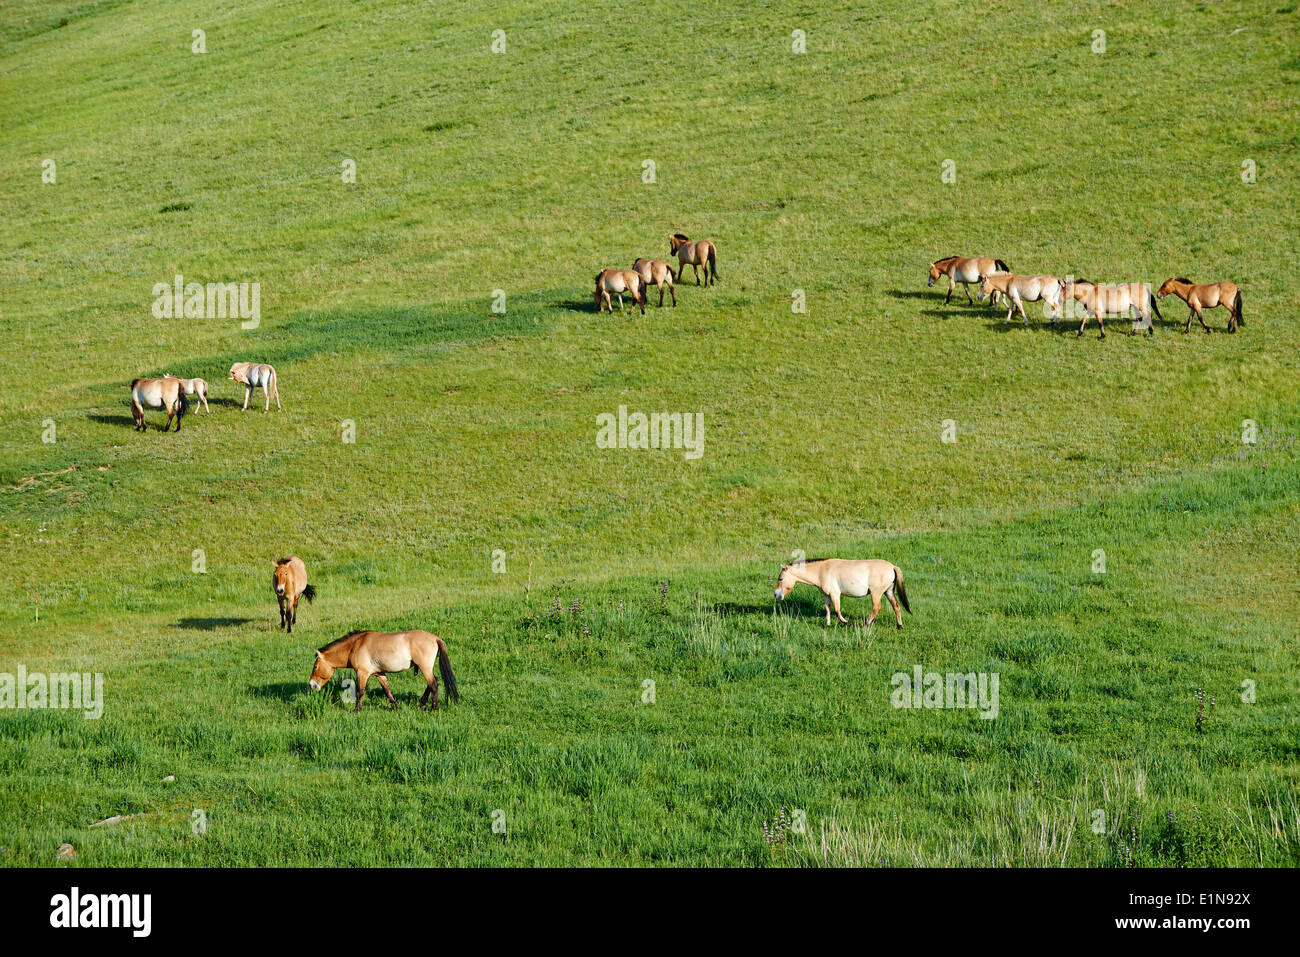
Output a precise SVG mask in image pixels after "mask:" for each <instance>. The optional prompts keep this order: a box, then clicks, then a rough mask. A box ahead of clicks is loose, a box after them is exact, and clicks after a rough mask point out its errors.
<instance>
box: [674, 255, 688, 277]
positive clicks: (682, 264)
mask: <svg viewBox="0 0 1300 957" xmlns="http://www.w3.org/2000/svg"><path fill="white" fill-rule="evenodd" d="M684 272H686V260H685V259H681V258H679V259H678V260H677V280H676V281H677V282H681V281H682V273H684Z"/></svg>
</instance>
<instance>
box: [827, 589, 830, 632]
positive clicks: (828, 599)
mask: <svg viewBox="0 0 1300 957" xmlns="http://www.w3.org/2000/svg"><path fill="white" fill-rule="evenodd" d="M830 626H831V596H830V595H829V594H827V595H826V627H827V628H829V627H830Z"/></svg>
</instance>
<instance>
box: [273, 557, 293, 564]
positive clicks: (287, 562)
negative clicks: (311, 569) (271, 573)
mask: <svg viewBox="0 0 1300 957" xmlns="http://www.w3.org/2000/svg"><path fill="white" fill-rule="evenodd" d="M291 561H293V559H292V558H282V559H280V560H279V561H278V562H276V564H277V565H288V564H289V563H290V562H291Z"/></svg>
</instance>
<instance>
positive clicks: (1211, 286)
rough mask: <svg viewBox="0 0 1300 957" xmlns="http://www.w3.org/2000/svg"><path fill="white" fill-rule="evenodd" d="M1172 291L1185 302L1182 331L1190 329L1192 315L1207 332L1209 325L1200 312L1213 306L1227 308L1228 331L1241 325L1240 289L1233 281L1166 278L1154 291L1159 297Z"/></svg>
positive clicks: (1189, 330) (1233, 330)
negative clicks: (1185, 321)
mask: <svg viewBox="0 0 1300 957" xmlns="http://www.w3.org/2000/svg"><path fill="white" fill-rule="evenodd" d="M1171 292H1172V293H1173V294H1174V295H1175V296H1177V297H1178V298H1179V299H1181V300H1182V301H1183V302H1185V303H1187V328H1186V329H1184V330H1183V332H1185V333H1186V332H1191V331H1192V316H1195V317H1196V318H1197V319H1199V320H1200V321H1201V325H1202V326H1204V327H1205V331H1206V332H1209V331H1210V327H1209V326H1206V325H1205V316H1203V315H1202V314H1201V310H1202V309H1213V308H1214V307H1215V306H1222V307H1223V308H1224V309H1227V310H1228V331H1229V332H1236V331H1237V327H1238V326H1239V325H1241V290H1240V289H1238V288H1237V284H1236V283H1233V282H1207V283H1194V282H1192V281H1191V280H1190V279H1182V278H1179V279H1166V280H1165V281H1164V282H1162V283H1161V284H1160V291H1159V292H1157V293H1156V297H1157V298H1159V299H1163V298H1165V296H1167V295H1169V294H1170V293H1171Z"/></svg>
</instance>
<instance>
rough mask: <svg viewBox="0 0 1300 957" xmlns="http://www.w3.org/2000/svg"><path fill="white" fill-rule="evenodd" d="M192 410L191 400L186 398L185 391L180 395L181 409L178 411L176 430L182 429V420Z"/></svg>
mask: <svg viewBox="0 0 1300 957" xmlns="http://www.w3.org/2000/svg"><path fill="white" fill-rule="evenodd" d="M189 410H190V400H189V399H187V398H186V397H185V390H184V389H182V390H181V393H180V408H179V409H178V410H177V411H176V428H178V429H179V428H180V426H181V419H183V418H185V413H186V412H188V411H189Z"/></svg>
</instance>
